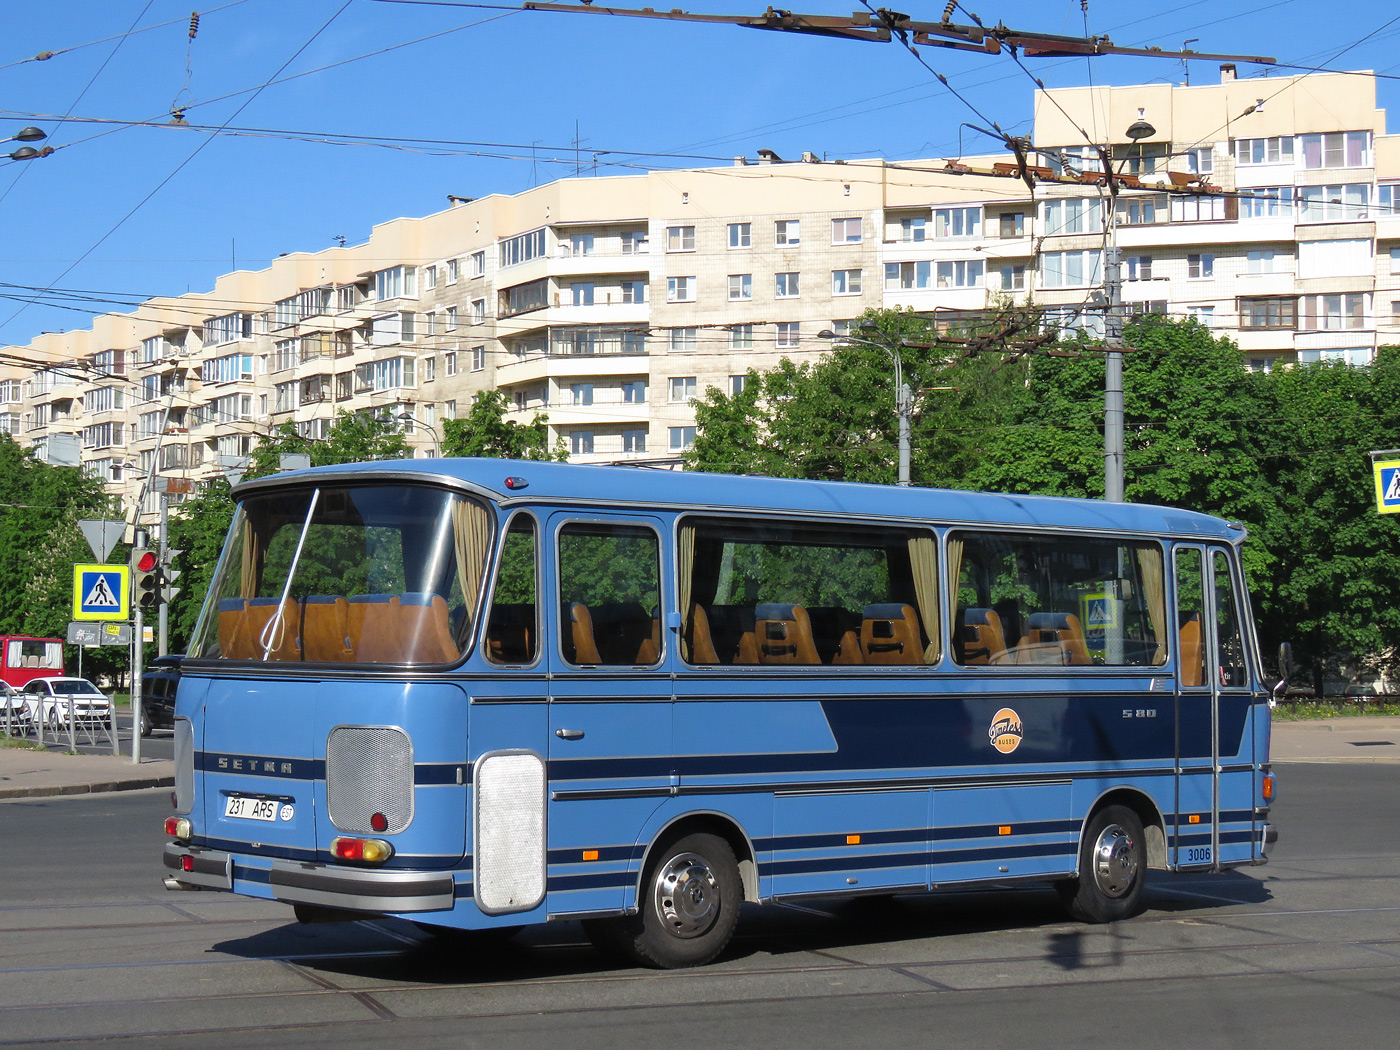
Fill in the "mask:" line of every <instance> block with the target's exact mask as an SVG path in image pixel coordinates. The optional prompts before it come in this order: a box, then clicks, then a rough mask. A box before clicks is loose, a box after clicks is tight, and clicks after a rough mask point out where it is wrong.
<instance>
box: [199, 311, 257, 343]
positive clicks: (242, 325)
mask: <svg viewBox="0 0 1400 1050" xmlns="http://www.w3.org/2000/svg"><path fill="white" fill-rule="evenodd" d="M201 335H202V341H203V343H204V345H205V346H217V345H219V344H221V343H232V342H236V341H237V340H239V339H251V338H253V315H252V314H224V315H223V316H222V317H211V318H209V320H207V321H205V322H204V326H203V328H202V330H201Z"/></svg>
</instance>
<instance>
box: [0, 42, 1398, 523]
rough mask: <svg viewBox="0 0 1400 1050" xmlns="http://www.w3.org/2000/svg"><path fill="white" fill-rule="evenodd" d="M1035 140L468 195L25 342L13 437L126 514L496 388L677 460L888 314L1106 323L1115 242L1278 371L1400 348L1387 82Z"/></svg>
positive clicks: (1206, 102)
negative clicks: (1019, 310)
mask: <svg viewBox="0 0 1400 1050" xmlns="http://www.w3.org/2000/svg"><path fill="white" fill-rule="evenodd" d="M1130 128H1131V129H1132V132H1131V133H1130V132H1129V129H1130ZM1094 142H1109V143H1111V145H1112V155H1111V156H1112V163H1113V164H1114V167H1115V171H1116V172H1117V173H1119V174H1121V175H1124V176H1127V178H1126V179H1123V180H1120V182H1119V185H1118V186H1117V187H1116V189H1117V192H1113V190H1114V189H1115V187H1111V186H1110V185H1109V184H1108V180H1106V179H1105V177H1104V174H1103V154H1102V153H1101V152H1100V151H1099V150H1098V149H1097V148H1096V147H1095V146H1094V145H1093V143H1094ZM1034 146H1035V150H1034V152H1032V153H1031V154H1030V155H1029V157H1028V163H1029V166H1030V170H1029V172H1022V171H1021V170H1020V168H1019V167H1018V165H1017V164H1016V163H1015V162H1014V159H1013V158H1010V157H1004V156H997V157H983V158H963V159H962V160H961V161H958V162H949V161H944V160H936V161H924V162H901V163H897V164H895V163H887V162H884V161H881V160H862V161H852V162H848V163H843V162H833V163H820V162H818V161H817V159H816V158H815V157H813V156H812V155H810V154H808V155H804V157H803V159H802V160H800V161H795V162H792V163H784V162H781V161H777V160H769V161H767V162H763V163H757V164H754V163H744V162H742V161H736V163H735V165H734V166H732V167H722V168H708V169H691V170H681V171H655V172H650V173H646V174H639V175H626V176H616V177H603V178H574V179H565V180H561V181H558V182H555V183H552V184H549V185H546V186H542V187H538V188H536V189H532V190H528V191H525V192H522V193H518V194H514V195H504V194H501V195H492V196H489V197H484V198H481V199H478V200H471V201H463V200H460V199H454V200H453V203H452V206H451V207H449V208H448V209H447V210H445V211H442V212H439V213H437V214H434V215H429V216H425V217H422V218H403V219H396V220H394V221H391V222H387V223H385V224H383V225H380V226H377V227H375V228H374V230H373V232H372V234H371V236H370V239H369V240H368V242H367V243H365V244H362V245H356V246H350V247H338V248H330V249H327V250H325V251H321V252H314V253H294V254H290V255H287V256H283V257H281V258H279V259H277V260H275V261H274V262H273V263H272V265H270V266H269V267H267V268H266V269H264V270H260V271H256V272H248V271H239V272H236V273H231V274H227V275H225V276H223V277H221V278H220V279H219V280H218V281H217V282H216V283H215V287H214V289H213V290H212V291H210V292H207V293H192V294H188V295H182V296H177V297H171V298H162V299H152V300H149V301H148V302H146V303H144V304H142V306H141V307H140V308H138V309H137V310H135V311H133V312H131V313H126V314H117V313H114V314H107V315H104V316H101V317H99V318H97V319H96V320H95V321H94V323H93V325H92V327H91V328H89V329H86V330H83V331H75V332H69V333H65V334H62V335H42V336H40V337H38V338H37V339H35V340H34V341H32V342H31V343H30V344H28V345H27V346H25V347H10V348H7V349H6V350H4V351H3V352H0V361H5V362H10V363H8V364H0V425H3V427H4V429H5V430H6V432H8V433H10V434H12V435H13V436H14V437H16V439H17V440H19V441H21V442H22V443H24V444H28V445H31V446H34V447H35V448H36V449H37V450H38V451H39V452H40V453H41V454H42V455H43V456H45V458H48V459H50V461H53V462H70V461H72V460H73V459H75V458H80V459H81V462H82V464H83V465H84V467H85V468H86V469H88V470H90V471H92V472H94V473H95V474H98V475H99V476H101V477H102V478H103V479H104V480H105V481H107V483H108V484H109V486H110V489H111V491H113V492H114V493H120V494H121V495H122V496H123V497H124V498H125V499H126V500H127V501H128V502H129V504H130V503H134V501H135V500H136V499H137V498H138V496H139V492H140V491H141V489H142V486H143V484H144V482H145V480H146V479H147V478H148V477H149V476H150V475H151V474H153V473H156V474H163V475H168V476H176V477H189V478H192V479H194V480H195V481H196V482H199V481H203V480H207V479H209V478H211V477H215V476H217V475H218V473H219V472H220V470H221V469H222V466H223V465H224V464H229V463H236V462H237V461H238V459H239V457H241V456H244V455H246V454H247V453H248V451H249V450H250V449H251V448H252V446H253V444H254V442H255V441H256V440H257V438H258V436H259V435H261V434H265V433H267V432H268V431H269V430H270V429H271V428H272V427H274V426H276V425H278V424H281V423H291V424H293V425H294V426H296V428H297V429H298V430H299V431H300V432H302V433H303V434H306V435H309V436H312V437H320V436H324V434H325V433H326V431H327V430H328V428H329V427H330V425H331V422H332V421H333V419H334V417H335V415H336V414H337V413H338V412H342V411H354V412H372V413H375V414H377V415H380V416H382V417H385V418H388V419H391V420H393V421H394V422H395V423H396V424H398V425H400V426H402V427H403V429H404V431H405V433H406V435H407V437H408V439H409V441H410V443H411V444H412V446H413V447H414V449H415V453H416V454H418V455H432V454H434V453H435V451H436V449H437V446H438V445H439V443H440V440H441V434H442V430H441V422H442V420H444V419H450V418H454V417H455V416H457V415H460V414H462V413H464V412H465V410H466V407H467V406H468V404H469V403H470V401H471V398H472V396H473V395H474V394H475V393H477V392H478V391H480V390H483V389H499V390H501V391H502V392H503V393H504V394H505V395H506V398H507V401H508V404H509V406H510V412H511V414H512V416H513V417H514V418H516V419H519V420H520V421H522V422H525V421H528V420H529V419H530V418H532V417H533V416H534V414H535V413H536V412H544V413H546V414H547V415H548V418H549V426H550V430H551V434H552V435H553V436H554V437H555V438H557V439H559V440H562V441H563V442H564V444H565V447H566V448H568V450H569V452H570V455H571V457H572V458H573V459H575V460H577V461H580V462H637V463H645V464H649V465H655V466H675V465H676V464H677V463H678V462H679V457H680V454H681V453H682V452H684V451H685V449H687V448H688V447H689V446H690V444H691V442H693V440H694V437H695V415H694V408H693V404H692V401H693V399H694V398H695V397H697V396H698V395H700V394H701V393H703V392H704V391H705V390H706V389H707V388H709V387H718V388H720V389H722V390H726V391H733V390H736V389H739V388H740V387H741V385H742V383H743V382H744V378H745V376H746V374H747V372H748V370H749V369H766V368H769V367H771V366H773V365H775V364H776V363H777V362H778V361H779V360H780V359H781V358H782V357H785V356H786V357H790V358H793V359H795V360H813V359H815V358H816V357H818V356H819V355H820V354H821V353H822V352H823V351H825V350H827V349H828V348H829V347H830V345H831V337H832V335H833V334H835V335H836V336H838V337H839V336H840V335H841V334H844V333H845V332H846V331H847V330H848V326H849V325H850V323H851V321H852V320H853V319H855V318H856V317H858V316H859V315H860V314H861V313H862V312H863V311H864V310H866V309H867V308H870V307H876V306H887V307H895V306H898V307H905V308H911V309H916V310H919V311H921V312H927V313H930V314H933V315H935V316H938V315H940V314H944V315H946V316H950V317H954V316H959V315H961V314H962V313H964V312H967V311H977V310H982V309H985V308H987V307H988V306H989V305H995V304H997V303H1001V302H1006V301H1016V302H1034V303H1035V304H1037V305H1038V306H1040V307H1042V308H1043V309H1044V311H1045V314H1046V321H1047V323H1048V324H1052V325H1056V326H1060V327H1062V328H1064V329H1076V328H1084V329H1088V330H1090V331H1092V332H1099V333H1101V332H1102V331H1103V322H1104V317H1105V301H1106V300H1105V296H1104V289H1103V275H1104V256H1105V252H1106V251H1109V250H1114V249H1116V250H1117V252H1118V253H1119V255H1120V257H1121V260H1122V263H1121V266H1122V276H1123V286H1122V298H1123V301H1124V302H1125V303H1127V304H1128V308H1129V309H1130V310H1133V311H1155V312H1161V313H1166V314H1169V315H1172V316H1191V317H1195V318H1197V319H1198V320H1199V321H1200V322H1201V323H1202V324H1205V325H1208V326H1210V327H1211V328H1213V329H1216V330H1218V331H1220V332H1221V333H1222V334H1228V335H1230V336H1231V338H1234V339H1237V340H1238V341H1239V343H1240V345H1241V347H1242V348H1243V349H1244V350H1245V351H1246V352H1247V354H1248V358H1249V361H1250V364H1251V367H1255V368H1259V369H1268V368H1272V367H1275V366H1278V365H1286V364H1291V363H1293V362H1307V361H1317V360H1334V359H1335V360H1345V361H1347V362H1350V363H1353V364H1364V363H1365V362H1366V361H1369V360H1370V358H1371V356H1372V355H1373V354H1374V351H1375V348H1376V347H1377V346H1378V345H1384V344H1386V343H1388V342H1400V327H1397V326H1398V325H1400V201H1398V200H1397V199H1396V195H1397V193H1398V192H1400V191H1397V189H1396V187H1397V186H1400V137H1397V136H1386V135H1385V125H1384V113H1383V112H1381V111H1379V110H1377V109H1376V108H1375V84H1374V79H1373V78H1372V77H1371V76H1370V75H1368V74H1355V75H1351V74H1348V75H1341V74H1335V75H1334V74H1328V75H1313V76H1307V77H1279V78H1268V79H1252V80H1247V81H1241V80H1237V79H1235V78H1234V76H1233V70H1231V69H1230V68H1229V67H1224V68H1223V69H1222V75H1221V81H1220V83H1218V84H1211V85H1206V86H1195V87H1173V86H1171V85H1165V84H1151V85H1141V86H1134V87H1122V88H1076V89H1060V90H1054V91H1049V92H1037V95H1036V122H1035V133H1034ZM1027 174H1029V176H1030V177H1029V179H1027V178H1026V175H1027ZM16 361H24V362H32V363H33V367H32V368H26V367H20V366H19V365H16V364H14V362H16ZM156 509H157V507H156V504H155V502H154V498H152V499H150V500H149V501H148V503H147V505H146V506H145V507H144V508H142V511H143V514H154V513H155V511H156Z"/></svg>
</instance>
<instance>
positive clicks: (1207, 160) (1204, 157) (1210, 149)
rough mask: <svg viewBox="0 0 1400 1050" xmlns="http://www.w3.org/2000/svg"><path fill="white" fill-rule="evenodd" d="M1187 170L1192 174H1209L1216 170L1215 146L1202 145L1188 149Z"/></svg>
mask: <svg viewBox="0 0 1400 1050" xmlns="http://www.w3.org/2000/svg"><path fill="white" fill-rule="evenodd" d="M1186 170H1187V171H1189V172H1190V173H1191V174H1192V175H1209V174H1210V173H1211V172H1213V171H1214V170H1215V147H1214V146H1200V147H1198V148H1196V149H1188V150H1187V151H1186Z"/></svg>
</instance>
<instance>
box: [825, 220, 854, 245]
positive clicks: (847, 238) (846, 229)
mask: <svg viewBox="0 0 1400 1050" xmlns="http://www.w3.org/2000/svg"><path fill="white" fill-rule="evenodd" d="M860 240H861V220H860V219H859V218H854V219H832V220H831V243H832V244H859V243H860Z"/></svg>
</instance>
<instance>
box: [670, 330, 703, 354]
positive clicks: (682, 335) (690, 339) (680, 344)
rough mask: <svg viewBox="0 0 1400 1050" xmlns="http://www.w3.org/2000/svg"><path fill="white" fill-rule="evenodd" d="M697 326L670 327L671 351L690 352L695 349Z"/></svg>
mask: <svg viewBox="0 0 1400 1050" xmlns="http://www.w3.org/2000/svg"><path fill="white" fill-rule="evenodd" d="M699 331H700V330H699V329H698V328H672V329H671V352H672V353H676V352H677V351H684V352H690V351H693V350H694V349H695V345H696V342H697V336H698V333H699Z"/></svg>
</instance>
